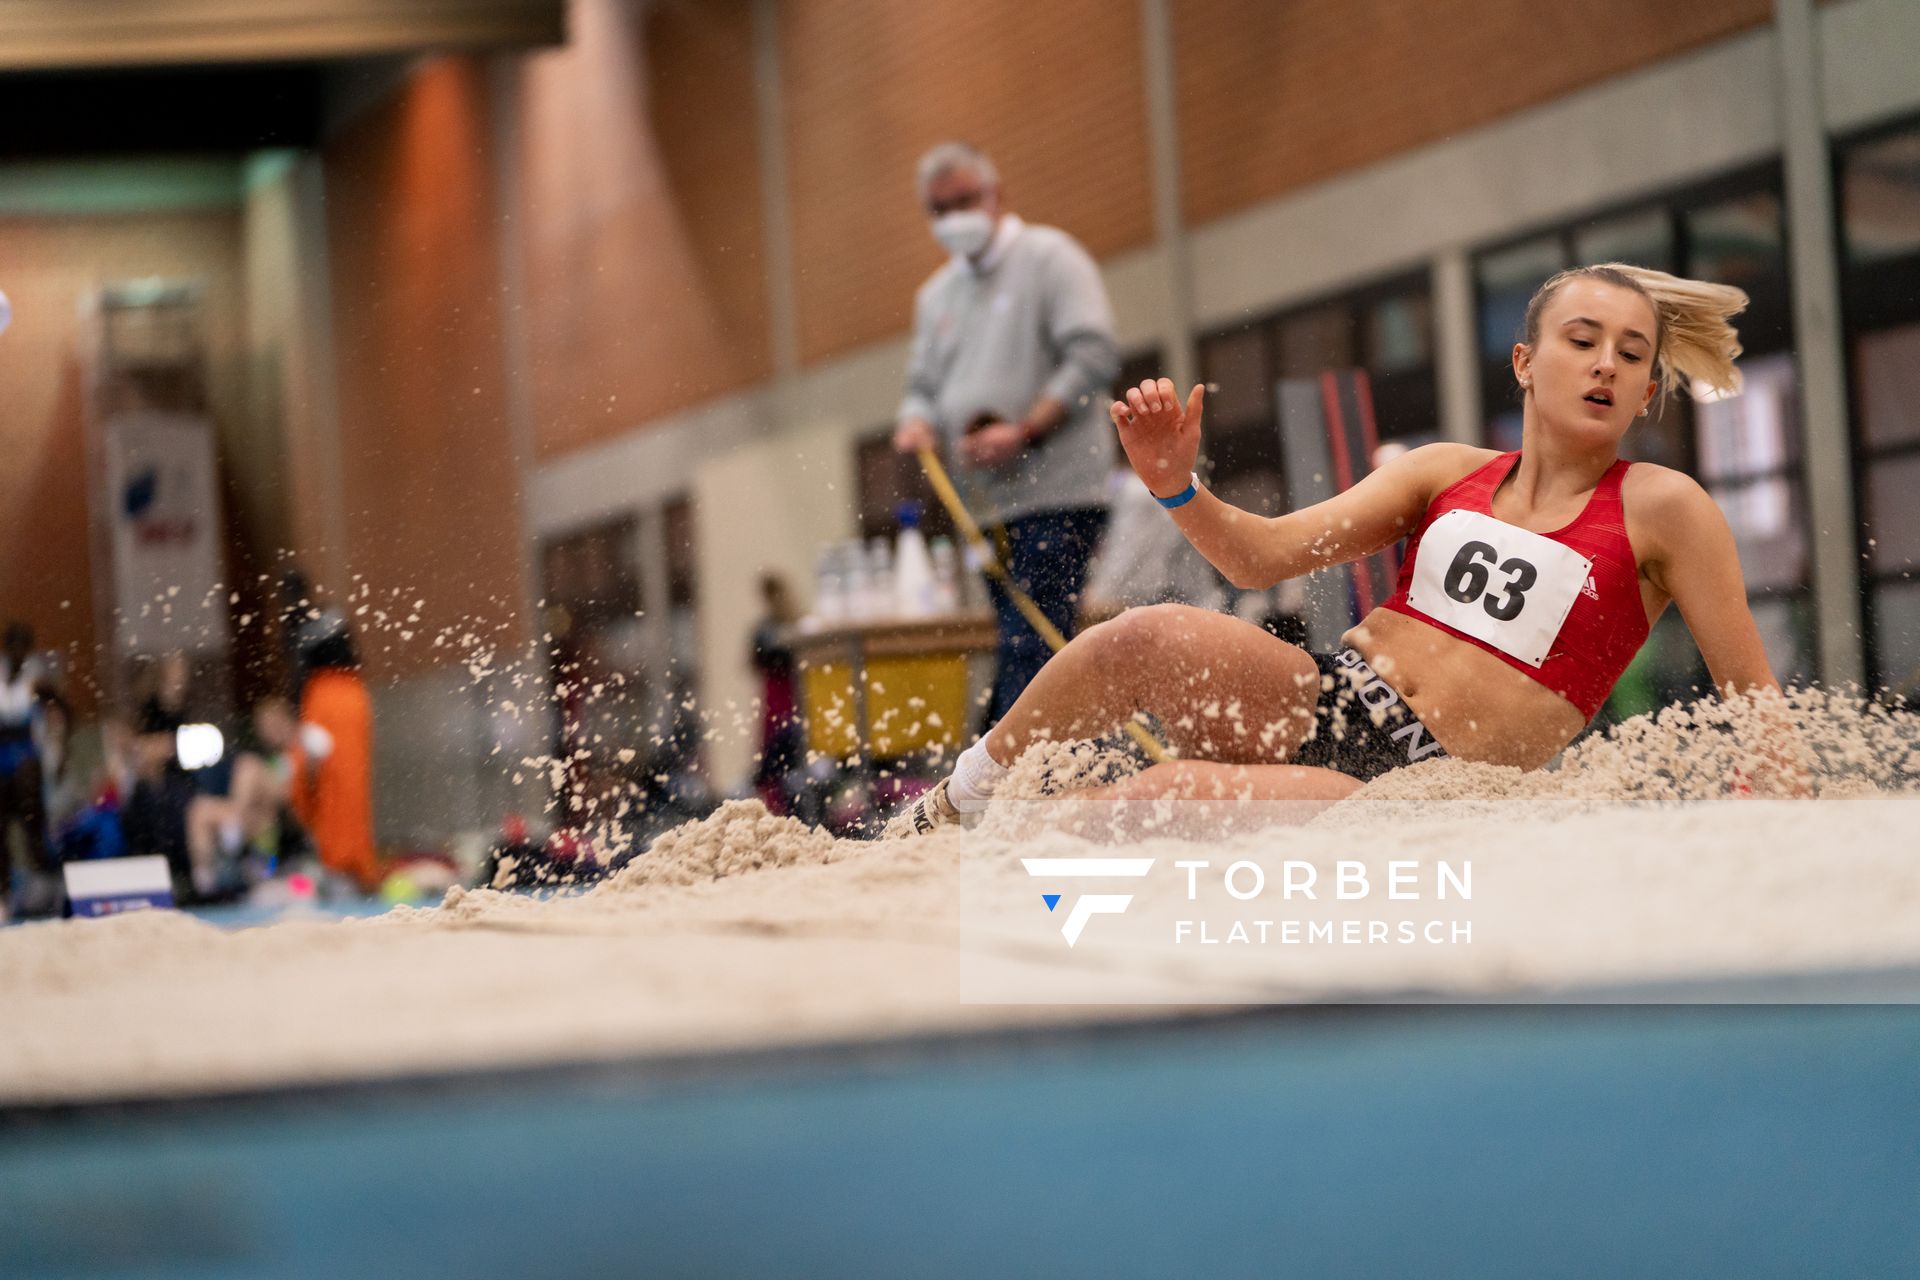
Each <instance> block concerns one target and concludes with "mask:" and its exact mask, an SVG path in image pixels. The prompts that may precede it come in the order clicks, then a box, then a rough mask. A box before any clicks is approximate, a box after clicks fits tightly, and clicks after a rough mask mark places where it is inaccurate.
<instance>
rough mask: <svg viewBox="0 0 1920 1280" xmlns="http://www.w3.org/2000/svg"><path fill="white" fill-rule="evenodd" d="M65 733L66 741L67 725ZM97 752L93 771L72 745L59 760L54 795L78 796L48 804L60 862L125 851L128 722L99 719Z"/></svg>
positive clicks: (130, 783)
mask: <svg viewBox="0 0 1920 1280" xmlns="http://www.w3.org/2000/svg"><path fill="white" fill-rule="evenodd" d="M62 710H63V711H64V710H65V708H64V705H63V707H62ZM49 719H51V717H49ZM64 736H65V737H67V739H68V740H69V741H71V737H72V733H71V730H70V729H68V730H67V731H66V732H65V735H64ZM100 751H101V761H100V768H99V770H98V771H97V772H94V773H89V772H88V771H86V770H84V769H82V768H80V767H79V762H78V760H77V759H76V758H75V755H74V753H73V752H72V751H71V750H68V751H66V752H65V753H64V754H63V757H62V760H61V765H60V771H61V773H62V774H63V775H64V777H63V780H62V782H61V783H60V784H59V787H58V789H57V790H56V794H60V795H66V796H72V797H76V798H77V803H74V802H73V801H72V800H63V801H62V802H61V803H58V804H50V805H49V812H50V813H51V814H52V815H53V819H54V835H53V839H54V852H55V855H56V857H57V858H58V860H59V861H60V862H61V863H63V864H64V863H68V862H79V861H84V860H86V859H90V858H118V857H121V856H122V855H124V854H126V853H127V852H128V849H127V841H126V837H125V835H124V834H123V832H122V828H121V821H120V815H121V810H122V809H123V808H124V807H125V805H126V801H127V797H128V796H130V795H131V794H132V793H133V787H134V776H135V766H134V760H135V746H134V733H133V726H132V725H131V724H129V723H128V722H127V721H126V720H125V719H124V718H123V717H120V716H109V717H107V718H106V719H104V720H102V721H101V723H100ZM68 788H70V789H71V790H70V791H69V790H68Z"/></svg>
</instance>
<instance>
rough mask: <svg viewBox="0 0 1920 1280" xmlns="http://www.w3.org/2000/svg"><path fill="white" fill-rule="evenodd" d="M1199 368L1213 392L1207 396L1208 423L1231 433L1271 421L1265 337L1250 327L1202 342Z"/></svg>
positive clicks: (1258, 328) (1263, 329)
mask: <svg viewBox="0 0 1920 1280" xmlns="http://www.w3.org/2000/svg"><path fill="white" fill-rule="evenodd" d="M1200 367H1201V369H1202V370H1203V371H1204V375H1205V377H1206V380H1207V381H1208V382H1209V383H1212V384H1213V387H1214V389H1213V390H1212V391H1210V392H1208V393H1207V423H1208V425H1209V426H1212V427H1214V428H1215V429H1217V430H1222V431H1232V430H1234V429H1236V428H1239V427H1245V426H1248V425H1260V424H1264V423H1267V422H1271V421H1272V420H1273V403H1272V385H1271V383H1270V382H1269V381H1268V378H1269V376H1270V374H1269V370H1268V367H1267V333H1266V329H1265V328H1264V327H1263V326H1253V325H1249V326H1248V327H1246V328H1244V329H1234V330H1229V331H1228V332H1226V333H1219V334H1215V335H1213V336H1212V337H1209V338H1203V339H1202V340H1201V342H1200Z"/></svg>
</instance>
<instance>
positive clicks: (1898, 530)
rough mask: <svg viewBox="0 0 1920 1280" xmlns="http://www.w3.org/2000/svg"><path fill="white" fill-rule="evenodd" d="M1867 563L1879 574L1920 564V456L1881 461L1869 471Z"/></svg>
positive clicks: (1910, 454)
mask: <svg viewBox="0 0 1920 1280" xmlns="http://www.w3.org/2000/svg"><path fill="white" fill-rule="evenodd" d="M1866 488H1867V509H1866V510H1865V511H1864V512H1863V513H1862V515H1863V516H1864V517H1865V519H1864V523H1865V524H1866V527H1867V538H1868V544H1867V563H1868V564H1869V565H1871V566H1872V567H1873V569H1874V571H1875V572H1876V573H1904V572H1908V571H1910V570H1912V569H1913V568H1914V566H1915V565H1920V502H1917V501H1915V498H1914V495H1915V494H1920V453H1909V454H1903V455H1901V456H1898V457H1893V458H1881V459H1878V460H1877V461H1875V462H1874V464H1873V466H1872V468H1871V469H1870V470H1869V471H1868V472H1867V486H1866Z"/></svg>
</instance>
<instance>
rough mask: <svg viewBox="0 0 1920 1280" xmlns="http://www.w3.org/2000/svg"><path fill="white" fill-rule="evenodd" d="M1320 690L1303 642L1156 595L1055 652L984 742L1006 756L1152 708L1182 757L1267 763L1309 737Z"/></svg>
mask: <svg viewBox="0 0 1920 1280" xmlns="http://www.w3.org/2000/svg"><path fill="white" fill-rule="evenodd" d="M1319 696H1320V670H1319V668H1318V667H1316V666H1315V665H1314V662H1313V658H1312V656H1311V655H1309V654H1308V653H1307V652H1306V651H1305V650H1302V649H1298V648H1295V647H1294V646H1293V645H1290V644H1288V643H1287V642H1286V641H1284V640H1280V639H1278V638H1276V637H1275V636H1273V635H1272V634H1271V633H1269V632H1266V631H1263V630H1261V629H1260V628H1259V627H1256V626H1254V625H1253V624H1252V623H1248V622H1242V621H1240V620H1239V619H1238V618H1232V617H1228V616H1227V615H1225V614H1221V613H1213V612H1210V611H1209V610H1206V609H1194V608H1190V607H1189V606H1187V605H1177V604H1167V605H1154V606H1151V607H1149V608H1144V609H1129V610H1127V611H1126V612H1125V613H1123V614H1121V615H1120V616H1119V617H1117V618H1114V619H1113V620H1112V621H1110V622H1103V623H1101V624H1100V625H1099V626H1097V627H1094V628H1092V629H1090V630H1088V631H1087V632H1085V633H1084V634H1082V635H1080V636H1078V637H1076V638H1075V639H1074V640H1073V642H1072V643H1071V644H1069V645H1067V647H1066V648H1064V649H1062V650H1061V651H1060V652H1059V653H1057V654H1055V655H1054V656H1053V659H1052V661H1050V662H1048V663H1047V665H1046V666H1044V667H1042V668H1041V669H1040V673H1039V674H1038V675H1036V676H1035V677H1034V678H1033V681H1032V683H1030V684H1029V685H1028V686H1027V688H1026V690H1025V692H1023V693H1022V694H1021V695H1020V697H1019V699H1018V700H1017V701H1015V702H1014V704H1013V706H1012V707H1011V708H1010V709H1009V710H1008V712H1007V714H1006V715H1005V716H1004V717H1003V718H1002V719H1001V721H1000V723H999V724H997V725H995V726H994V727H993V729H992V730H991V731H990V732H989V733H988V734H987V737H986V749H987V754H988V755H990V756H991V757H992V758H993V759H994V760H995V761H996V762H998V763H1000V764H1002V765H1009V764H1012V763H1013V761H1015V760H1016V759H1018V758H1019V756H1020V753H1021V752H1023V751H1025V750H1026V749H1027V748H1028V747H1029V746H1031V745H1032V744H1033V743H1034V742H1036V741H1038V740H1040V739H1042V738H1053V739H1066V738H1093V737H1098V736H1100V735H1101V734H1105V733H1110V732H1112V731H1113V730H1114V729H1115V728H1117V727H1118V726H1120V725H1121V724H1123V723H1124V722H1125V721H1126V720H1127V718H1128V717H1130V716H1131V715H1133V713H1134V712H1136V711H1145V712H1148V713H1150V714H1152V715H1154V716H1156V717H1157V718H1158V719H1159V720H1160V723H1161V725H1162V726H1163V727H1164V728H1165V730H1166V732H1167V734H1168V736H1169V737H1170V738H1171V740H1172V742H1171V745H1172V746H1173V747H1174V748H1175V749H1176V750H1177V751H1178V752H1179V754H1180V755H1182V756H1185V757H1190V758H1195V759H1201V760H1219V761H1228V762H1233V763H1242V764H1253V763H1263V762H1268V761H1272V760H1274V759H1276V758H1277V757H1279V756H1280V755H1281V754H1282V753H1283V752H1286V751H1289V750H1291V749H1292V748H1293V747H1295V746H1297V745H1298V744H1299V743H1300V742H1301V740H1302V739H1304V738H1305V737H1306V736H1307V733H1308V731H1309V730H1310V729H1311V727H1312V725H1313V708H1314V704H1315V702H1316V701H1317V700H1318V699H1319Z"/></svg>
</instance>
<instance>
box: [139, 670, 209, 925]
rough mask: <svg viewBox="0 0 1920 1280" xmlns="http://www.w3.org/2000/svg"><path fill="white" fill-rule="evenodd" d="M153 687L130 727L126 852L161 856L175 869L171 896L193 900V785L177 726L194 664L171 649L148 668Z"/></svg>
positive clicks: (184, 711)
mask: <svg viewBox="0 0 1920 1280" xmlns="http://www.w3.org/2000/svg"><path fill="white" fill-rule="evenodd" d="M149 678H150V680H151V681H152V690H151V692H149V693H148V695H147V696H146V698H144V699H143V700H142V701H141V703H140V711H139V714H138V715H137V716H136V717H135V718H134V726H133V734H134V736H133V744H132V756H133V762H132V763H133V788H132V791H131V793H130V794H129V795H128V796H127V799H126V805H125V808H124V809H122V811H121V815H120V821H121V828H122V833H123V834H124V835H125V837H126V843H127V851H128V852H129V853H135V854H159V855H161V856H162V857H164V858H166V860H167V866H168V867H169V868H170V869H171V870H172V872H173V881H174V894H175V897H176V898H177V899H178V900H179V901H183V902H191V901H193V897H194V892H193V867H192V860H191V859H190V858H189V856H188V854H187V806H188V805H189V804H191V803H192V801H193V796H194V792H195V791H196V789H197V788H196V787H195V785H194V781H193V778H192V776H191V775H190V774H189V773H188V772H187V771H186V769H185V768H184V767H183V766H182V765H181V763H180V756H179V741H180V727H181V726H182V725H184V724H186V723H187V706H188V695H189V694H190V693H191V688H192V678H193V667H192V665H191V664H190V663H189V662H188V660H187V656H186V655H185V654H183V653H170V654H168V655H167V656H166V657H164V658H162V659H160V661H159V662H158V663H156V664H155V665H154V667H153V669H152V671H151V672H150V675H149Z"/></svg>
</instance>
